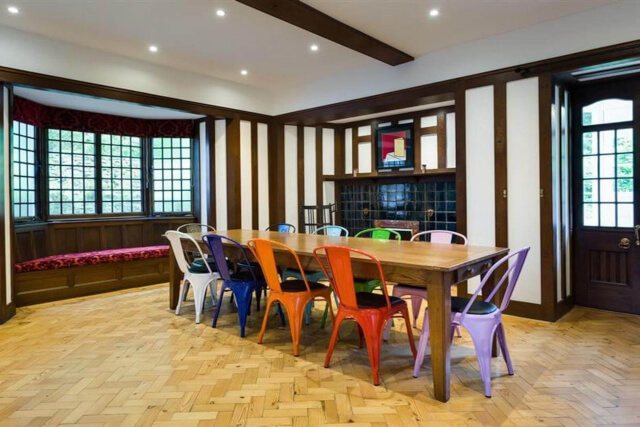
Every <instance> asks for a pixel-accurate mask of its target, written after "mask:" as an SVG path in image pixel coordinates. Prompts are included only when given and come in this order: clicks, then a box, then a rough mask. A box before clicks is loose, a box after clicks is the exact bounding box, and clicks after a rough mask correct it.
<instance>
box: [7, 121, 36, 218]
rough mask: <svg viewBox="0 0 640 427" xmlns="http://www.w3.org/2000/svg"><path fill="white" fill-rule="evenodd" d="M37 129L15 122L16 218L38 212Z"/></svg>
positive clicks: (14, 173)
mask: <svg viewBox="0 0 640 427" xmlns="http://www.w3.org/2000/svg"><path fill="white" fill-rule="evenodd" d="M35 134H36V130H35V127H34V126H32V125H28V124H26V123H22V122H18V121H14V122H13V158H12V162H13V190H14V193H13V194H14V196H13V214H14V216H15V218H16V219H21V218H22V219H24V218H32V217H35V213H36V203H35V202H36V174H35V170H36V139H35Z"/></svg>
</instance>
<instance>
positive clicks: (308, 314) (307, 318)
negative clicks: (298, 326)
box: [304, 300, 313, 325]
mask: <svg viewBox="0 0 640 427" xmlns="http://www.w3.org/2000/svg"><path fill="white" fill-rule="evenodd" d="M312 310H313V300H311V301H309V302H308V303H307V305H306V306H305V307H304V324H305V325H309V324H310V323H311V311H312Z"/></svg>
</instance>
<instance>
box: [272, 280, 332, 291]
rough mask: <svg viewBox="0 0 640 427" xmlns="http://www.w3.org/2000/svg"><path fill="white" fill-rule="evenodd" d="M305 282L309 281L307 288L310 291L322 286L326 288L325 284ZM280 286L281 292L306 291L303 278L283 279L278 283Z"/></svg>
mask: <svg viewBox="0 0 640 427" xmlns="http://www.w3.org/2000/svg"><path fill="white" fill-rule="evenodd" d="M307 283H309V288H310V289H311V290H312V291H315V290H318V289H322V288H326V289H328V287H327V286H325V285H322V284H320V283H318V282H307ZM280 287H281V288H282V292H306V291H307V285H305V283H304V280H285V281H284V282H282V283H280Z"/></svg>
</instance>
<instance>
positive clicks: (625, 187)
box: [617, 179, 633, 202]
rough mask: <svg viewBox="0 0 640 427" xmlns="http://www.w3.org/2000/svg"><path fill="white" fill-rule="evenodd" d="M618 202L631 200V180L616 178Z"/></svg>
mask: <svg viewBox="0 0 640 427" xmlns="http://www.w3.org/2000/svg"><path fill="white" fill-rule="evenodd" d="M617 200H618V202H633V180H632V179H619V180H618V199H617Z"/></svg>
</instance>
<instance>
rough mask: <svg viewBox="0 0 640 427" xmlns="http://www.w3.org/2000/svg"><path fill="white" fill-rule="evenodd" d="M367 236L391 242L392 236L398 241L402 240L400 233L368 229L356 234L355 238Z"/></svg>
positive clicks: (384, 229) (386, 229)
mask: <svg viewBox="0 0 640 427" xmlns="http://www.w3.org/2000/svg"><path fill="white" fill-rule="evenodd" d="M367 234H369V235H370V237H371V238H372V239H379V240H391V236H393V238H394V239H396V240H402V235H401V234H400V233H398V232H397V231H396V230H391V229H389V228H367V229H366V230H362V231H359V232H358V233H356V235H355V236H354V237H366V235H367Z"/></svg>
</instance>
